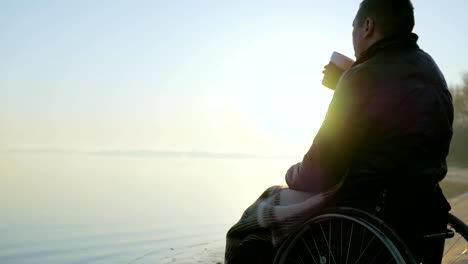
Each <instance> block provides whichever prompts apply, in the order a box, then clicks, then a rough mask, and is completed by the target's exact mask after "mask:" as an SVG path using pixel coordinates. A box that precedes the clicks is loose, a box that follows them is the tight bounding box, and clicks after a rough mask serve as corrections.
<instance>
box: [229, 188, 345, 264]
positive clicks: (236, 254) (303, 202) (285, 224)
mask: <svg viewBox="0 0 468 264" xmlns="http://www.w3.org/2000/svg"><path fill="white" fill-rule="evenodd" d="M336 189H337V187H335V188H332V189H330V190H329V191H326V192H321V193H310V192H301V191H296V190H291V189H289V188H287V187H286V186H273V187H270V188H268V189H267V190H266V191H265V192H263V194H262V195H261V196H260V197H259V198H258V199H257V201H255V203H253V204H252V205H251V206H250V207H249V208H247V210H246V211H245V212H244V214H243V215H242V217H241V219H240V220H239V222H237V223H236V224H235V225H234V226H233V227H231V229H230V230H229V231H228V233H227V239H226V253H225V264H238V263H242V264H248V263H256V264H261V263H269V264H271V263H272V262H273V259H274V256H275V253H276V250H277V248H278V246H279V245H280V243H281V242H283V241H284V239H285V238H287V237H288V235H290V234H292V233H293V232H294V231H295V230H297V228H298V227H300V226H301V225H302V224H303V223H304V222H305V221H307V220H308V219H310V218H311V217H312V216H314V215H315V214H317V213H318V212H319V210H321V209H322V208H323V207H324V206H325V205H326V203H327V201H328V200H329V198H330V197H331V196H332V195H333V194H334V193H335V191H336Z"/></svg>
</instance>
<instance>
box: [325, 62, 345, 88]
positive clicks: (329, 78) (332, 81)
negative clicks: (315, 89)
mask: <svg viewBox="0 0 468 264" xmlns="http://www.w3.org/2000/svg"><path fill="white" fill-rule="evenodd" d="M324 68H325V69H324V70H323V71H322V73H323V74H324V75H325V76H324V77H323V81H322V84H323V85H325V86H326V87H328V88H330V89H332V90H335V89H336V85H337V84H338V80H339V79H340V78H341V75H343V73H344V72H345V70H343V69H341V68H339V67H338V66H336V65H335V64H333V63H329V64H327V65H325V67H324Z"/></svg>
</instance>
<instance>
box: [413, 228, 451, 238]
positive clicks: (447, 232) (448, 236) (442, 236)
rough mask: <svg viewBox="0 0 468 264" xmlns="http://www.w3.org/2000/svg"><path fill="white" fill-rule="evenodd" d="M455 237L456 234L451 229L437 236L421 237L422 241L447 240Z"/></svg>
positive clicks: (436, 234)
mask: <svg viewBox="0 0 468 264" xmlns="http://www.w3.org/2000/svg"><path fill="white" fill-rule="evenodd" d="M453 236H455V233H454V232H453V231H452V230H450V229H447V230H446V231H445V232H442V233H435V234H428V235H424V236H421V239H441V238H443V239H447V238H452V237H453Z"/></svg>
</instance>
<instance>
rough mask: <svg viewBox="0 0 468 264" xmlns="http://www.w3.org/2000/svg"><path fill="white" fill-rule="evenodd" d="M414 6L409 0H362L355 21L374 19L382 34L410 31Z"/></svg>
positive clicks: (412, 25)
mask: <svg viewBox="0 0 468 264" xmlns="http://www.w3.org/2000/svg"><path fill="white" fill-rule="evenodd" d="M413 10H414V7H413V5H412V4H411V1H410V0H363V1H362V2H361V5H360V7H359V11H358V13H357V15H356V19H357V23H358V24H359V25H362V23H364V21H365V19H366V18H368V17H371V18H373V19H374V21H375V24H376V27H377V28H378V29H379V30H380V32H381V33H382V34H383V35H384V36H390V35H394V34H402V33H411V32H412V31H413V28H414V12H413Z"/></svg>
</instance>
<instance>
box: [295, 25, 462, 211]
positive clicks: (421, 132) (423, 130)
mask: <svg viewBox="0 0 468 264" xmlns="http://www.w3.org/2000/svg"><path fill="white" fill-rule="evenodd" d="M417 38H418V37H417V35H415V34H409V35H401V36H394V37H391V38H386V39H383V40H381V41H379V42H377V43H376V44H374V45H373V46H372V47H370V48H369V49H368V50H367V51H366V52H365V53H364V54H363V55H362V56H361V57H360V59H359V60H358V61H357V62H356V63H355V64H354V65H353V67H352V68H351V69H350V70H348V71H347V72H345V73H344V75H343V76H342V78H341V79H340V81H339V82H338V85H337V88H336V91H335V94H334V96H333V99H332V101H331V103H330V106H329V109H328V112H327V115H326V117H325V120H324V122H323V124H322V126H321V128H320V130H319V132H318V133H317V135H316V137H315V139H314V142H313V144H312V146H311V148H310V150H309V151H308V152H307V154H306V155H305V156H304V159H303V161H302V162H301V164H300V168H299V169H298V174H297V176H296V177H295V178H294V179H293V178H288V177H287V179H286V181H287V183H288V185H289V187H290V188H292V189H296V190H304V191H321V190H323V189H326V188H329V187H330V186H332V185H334V184H336V183H338V182H340V181H341V180H342V179H343V178H345V181H344V185H343V187H342V188H341V189H340V191H339V193H338V195H337V200H338V202H340V201H366V200H367V201H369V200H372V199H374V200H373V201H372V202H375V203H380V202H381V201H380V200H381V199H380V198H381V196H382V191H385V192H387V191H389V192H388V195H389V197H388V198H387V199H390V201H393V203H394V204H398V203H399V202H401V201H403V202H405V203H407V204H406V205H407V206H408V208H410V207H412V206H415V205H417V204H418V203H421V202H423V201H427V202H428V203H431V204H432V206H433V205H434V203H437V207H438V208H439V209H440V210H443V211H448V210H449V206H448V204H447V202H446V200H445V198H444V197H443V195H442V193H441V191H440V188H439V187H438V185H437V184H438V182H439V181H441V180H442V179H443V178H444V177H445V175H446V173H447V163H446V157H447V155H448V152H449V145H450V140H451V137H452V122H453V106H452V98H451V95H450V93H449V91H448V89H447V83H446V81H445V79H444V76H443V75H442V73H441V71H440V70H439V68H438V66H437V65H436V63H435V62H434V60H433V59H432V58H431V56H430V55H428V54H427V53H425V52H424V51H423V50H421V49H420V48H419V47H418V45H417V44H416V41H417ZM386 195H387V194H385V195H384V196H386ZM421 197H422V198H421ZM375 199H377V200H378V201H377V200H375ZM373 206H374V205H373Z"/></svg>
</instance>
